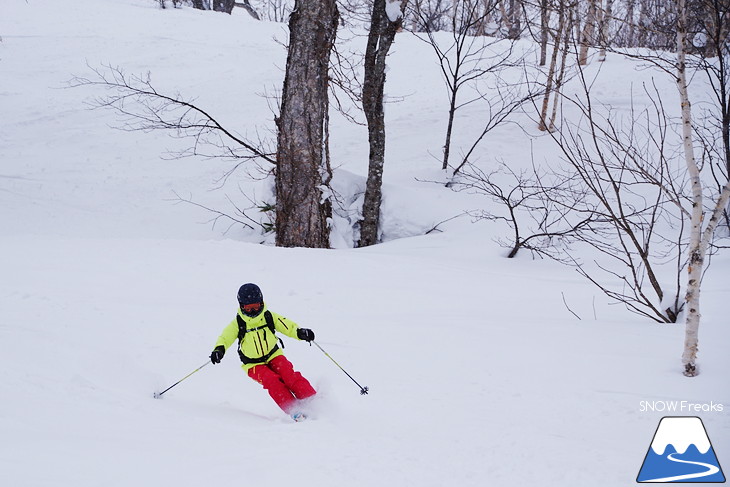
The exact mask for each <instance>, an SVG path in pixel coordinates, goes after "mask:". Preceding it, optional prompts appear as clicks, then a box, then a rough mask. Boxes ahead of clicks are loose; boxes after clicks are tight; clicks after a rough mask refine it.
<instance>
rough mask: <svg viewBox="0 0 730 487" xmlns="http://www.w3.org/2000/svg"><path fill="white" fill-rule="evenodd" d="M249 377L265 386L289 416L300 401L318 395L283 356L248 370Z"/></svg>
mask: <svg viewBox="0 0 730 487" xmlns="http://www.w3.org/2000/svg"><path fill="white" fill-rule="evenodd" d="M248 376H249V377H251V378H252V379H253V380H255V381H256V382H258V383H259V384H261V385H262V386H264V389H266V390H267V391H269V395H270V396H271V398H272V399H273V400H274V401H275V402H276V404H278V405H279V407H280V408H281V409H282V410H283V411H284V412H285V413H287V414H289V413H291V412H292V408H293V406H294V404H295V403H296V402H297V400H298V399H306V398H308V397H311V396H313V395H315V394H316V393H317V391H315V390H314V388H313V387H312V385H311V384H310V383H309V381H308V380H307V379H305V378H304V377H303V376H302V374H300V373H299V372H296V371H295V370H294V366H293V365H292V364H291V362H289V360H287V358H286V357H284V356H283V355H279V356H278V357H274V358H273V359H271V361H270V362H269V363H266V364H261V365H256V366H254V367H251V368H250V369H248Z"/></svg>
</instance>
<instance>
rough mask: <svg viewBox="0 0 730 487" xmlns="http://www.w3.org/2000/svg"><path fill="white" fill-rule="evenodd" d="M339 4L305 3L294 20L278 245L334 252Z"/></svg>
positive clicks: (281, 140)
mask: <svg viewBox="0 0 730 487" xmlns="http://www.w3.org/2000/svg"><path fill="white" fill-rule="evenodd" d="M338 17H339V16H338V12H337V4H336V2H335V0H316V1H315V0H301V1H299V0H298V1H297V2H296V3H295V7H294V11H293V12H292V14H291V16H290V20H289V32H290V38H289V52H288V56H287V63H286V75H285V78H284V88H283V91H282V98H281V114H280V116H279V118H278V119H277V127H278V129H279V137H278V144H277V147H278V149H277V157H276V160H277V161H278V164H277V168H276V244H277V245H278V246H282V247H317V248H328V247H329V223H328V219H329V218H330V217H331V214H332V204H331V201H330V199H329V197H330V194H329V189H328V188H329V182H330V179H331V177H332V170H331V167H330V162H329V153H328V140H327V132H328V130H327V124H328V114H327V111H328V105H329V102H328V79H329V76H328V72H329V58H330V52H331V50H332V45H333V43H334V40H335V34H336V32H337V22H338Z"/></svg>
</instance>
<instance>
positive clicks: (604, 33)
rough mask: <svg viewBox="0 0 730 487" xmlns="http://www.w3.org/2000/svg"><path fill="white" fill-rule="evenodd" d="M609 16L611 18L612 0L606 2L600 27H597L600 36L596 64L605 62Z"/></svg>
mask: <svg viewBox="0 0 730 487" xmlns="http://www.w3.org/2000/svg"><path fill="white" fill-rule="evenodd" d="M611 16H613V0H606V8H605V10H603V15H602V16H601V26H600V27H599V31H600V36H601V50H600V51H599V52H598V62H600V63H602V62H603V61H605V60H606V47H607V46H608V35H609V32H610V31H611Z"/></svg>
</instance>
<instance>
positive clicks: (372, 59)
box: [358, 0, 407, 247]
mask: <svg viewBox="0 0 730 487" xmlns="http://www.w3.org/2000/svg"><path fill="white" fill-rule="evenodd" d="M406 2H407V0H387V1H386V0H374V2H373V11H372V19H371V22H370V33H369V34H368V44H367V49H366V51H365V65H364V67H365V76H364V81H363V91H362V105H363V109H364V111H365V117H366V118H367V122H368V142H369V144H370V156H369V164H368V179H367V185H366V188H365V200H364V202H363V210H362V216H363V218H362V221H361V222H360V241H359V242H358V246H359V247H366V246H368V245H373V244H375V243H377V241H378V226H379V223H380V202H381V198H382V185H383V166H384V164H385V113H384V112H383V96H384V90H385V67H386V66H385V60H386V58H387V56H388V51H390V46H391V45H392V44H393V40H394V39H395V34H396V32H397V31H398V28H399V27H400V25H401V22H402V18H403V10H404V8H405V5H406Z"/></svg>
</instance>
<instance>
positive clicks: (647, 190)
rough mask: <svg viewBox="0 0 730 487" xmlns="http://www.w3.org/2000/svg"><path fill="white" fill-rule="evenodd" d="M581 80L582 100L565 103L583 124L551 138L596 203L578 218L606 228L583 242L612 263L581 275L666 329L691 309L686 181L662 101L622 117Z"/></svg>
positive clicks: (567, 123) (583, 268)
mask: <svg viewBox="0 0 730 487" xmlns="http://www.w3.org/2000/svg"><path fill="white" fill-rule="evenodd" d="M579 79H580V82H581V86H582V92H581V94H580V96H576V97H571V98H568V97H565V96H563V99H564V100H565V101H568V102H570V103H572V104H573V106H574V107H576V108H577V109H578V110H579V111H580V114H581V117H580V119H578V120H565V119H564V120H563V121H562V122H561V127H560V129H559V130H556V132H554V133H553V132H550V136H551V137H552V138H553V140H554V141H555V142H556V143H557V145H558V146H559V147H560V150H561V152H562V155H563V159H564V161H566V162H568V163H569V167H570V168H571V173H569V174H566V175H564V176H563V177H564V179H568V178H569V177H574V175H577V176H579V179H580V181H581V184H582V185H583V187H584V188H585V194H586V195H588V196H589V197H587V198H586V202H588V203H589V204H587V205H584V206H583V207H582V210H581V212H579V213H578V214H582V212H583V211H590V212H591V213H593V214H594V219H595V220H594V221H595V222H599V223H602V225H601V226H600V227H595V226H594V230H595V233H594V234H593V235H592V236H591V237H592V238H590V239H584V240H582V242H583V243H584V244H587V245H589V246H591V247H593V248H594V249H595V250H597V251H599V252H600V253H601V254H602V255H604V256H605V257H606V258H607V261H606V262H604V263H599V262H596V267H597V269H598V271H594V270H590V269H589V268H588V266H587V265H585V264H580V265H579V267H578V270H579V272H580V273H581V274H582V275H583V276H584V277H586V278H587V279H588V280H590V281H591V282H592V283H594V284H595V285H596V286H598V287H599V288H600V289H601V290H602V291H603V292H604V293H605V294H606V295H608V296H610V297H612V298H614V299H616V300H617V301H619V302H621V303H623V304H624V305H626V306H627V308H628V309H630V310H631V311H633V312H635V313H638V314H640V315H642V316H645V317H648V318H651V319H653V320H655V321H657V322H661V323H673V322H676V320H677V319H678V317H679V313H680V311H681V310H682V309H683V307H684V302H683V300H682V299H681V297H680V296H681V294H680V289H681V285H680V276H681V273H682V272H683V269H684V267H685V262H686V261H685V260H684V256H685V253H684V250H685V247H686V245H685V241H684V232H685V217H684V213H683V212H682V211H681V210H677V209H676V208H678V207H679V206H681V205H682V204H683V202H684V195H683V178H682V174H681V172H680V170H679V168H676V167H674V166H673V165H672V163H671V159H670V148H669V144H670V142H669V141H668V139H669V133H670V127H669V121H668V116H667V115H666V113H665V111H664V107H663V105H662V103H661V97H660V96H659V95H658V93H656V92H654V93H651V92H649V91H648V90H647V93H646V94H647V95H648V96H650V97H651V99H652V103H651V105H650V106H649V107H647V108H646V109H643V110H641V111H640V112H638V113H635V112H634V111H633V110H632V112H631V116H630V117H629V118H624V117H618V116H617V115H615V114H614V113H613V110H612V109H611V108H610V107H608V106H600V108H598V107H597V106H595V105H597V104H596V102H595V100H593V96H592V95H591V93H590V89H589V84H588V83H587V81H586V79H585V77H584V73H583V71H582V70H579ZM647 141H648V142H647ZM675 205H676V206H675ZM577 208H581V207H577ZM671 263H674V264H673V265H670V264H671ZM667 266H668V267H669V269H672V270H671V271H667V270H665V267H667ZM596 272H602V273H607V274H608V275H609V276H612V278H613V279H614V280H615V281H617V282H619V283H620V286H619V289H618V290H617V289H615V288H611V287H610V286H606V285H604V284H602V283H601V280H600V279H599V278H597V277H596ZM667 275H669V276H670V278H667V277H666V276H667ZM672 275H673V276H674V277H673V278H671V276H672ZM662 276H664V277H662Z"/></svg>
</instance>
